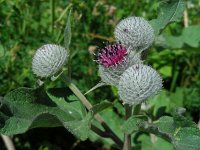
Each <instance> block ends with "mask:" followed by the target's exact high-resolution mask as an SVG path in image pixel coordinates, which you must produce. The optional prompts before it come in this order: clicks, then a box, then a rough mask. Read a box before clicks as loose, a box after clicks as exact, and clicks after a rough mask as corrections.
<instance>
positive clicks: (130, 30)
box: [114, 17, 154, 51]
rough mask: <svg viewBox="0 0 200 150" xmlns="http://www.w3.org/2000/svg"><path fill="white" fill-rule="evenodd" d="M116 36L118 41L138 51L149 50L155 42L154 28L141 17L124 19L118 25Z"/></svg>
mask: <svg viewBox="0 0 200 150" xmlns="http://www.w3.org/2000/svg"><path fill="white" fill-rule="evenodd" d="M114 34H115V38H116V39H117V41H120V42H121V43H122V44H125V45H126V46H127V47H128V46H132V48H133V49H134V50H138V51H143V50H145V49H147V48H148V47H149V46H150V45H151V44H152V43H153V40H154V30H153V28H152V27H151V25H150V24H149V23H148V21H146V20H144V19H143V18H141V17H128V18H126V19H123V20H122V21H120V22H119V23H118V24H117V26H116V28H115V32H114Z"/></svg>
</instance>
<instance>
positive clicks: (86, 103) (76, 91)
mask: <svg viewBox="0 0 200 150" xmlns="http://www.w3.org/2000/svg"><path fill="white" fill-rule="evenodd" d="M61 76H62V79H63V80H64V82H65V83H67V85H68V87H69V88H70V89H71V90H72V92H73V93H74V94H75V95H76V96H77V97H78V98H79V100H80V101H81V102H82V104H83V105H84V106H85V107H86V108H87V109H88V110H90V109H91V108H92V104H91V103H90V102H89V101H88V100H87V98H86V97H85V96H84V95H83V94H82V93H81V91H80V90H79V89H78V88H77V87H76V86H75V85H74V84H73V83H72V82H69V80H67V78H66V76H64V75H61ZM94 117H95V119H96V120H97V121H98V122H99V123H100V124H101V125H102V127H103V128H104V130H105V131H100V129H99V130H97V127H96V128H92V129H94V130H93V131H94V132H95V133H97V134H98V132H96V131H99V133H100V132H101V133H102V132H104V134H106V137H109V138H111V139H112V140H113V141H114V142H115V143H116V144H117V145H118V146H119V147H120V149H121V148H122V147H123V142H122V141H121V139H120V138H119V137H118V136H117V135H116V134H115V133H114V132H113V131H112V129H110V127H109V126H108V125H107V124H106V123H105V122H104V120H103V119H102V118H101V116H100V115H99V114H96V115H95V116H94ZM98 135H100V136H101V134H98Z"/></svg>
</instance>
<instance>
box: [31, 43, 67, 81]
mask: <svg viewBox="0 0 200 150" xmlns="http://www.w3.org/2000/svg"><path fill="white" fill-rule="evenodd" d="M67 57H68V51H67V50H66V49H65V48H64V47H61V46H59V45H55V44H46V45H43V46H42V47H40V48H39V49H37V51H36V53H35V55H34V57H33V61H32V71H33V73H34V74H36V75H37V76H38V77H51V76H53V75H54V74H56V73H57V72H58V71H59V70H60V69H61V68H62V66H63V65H64V63H65V61H66V60H67Z"/></svg>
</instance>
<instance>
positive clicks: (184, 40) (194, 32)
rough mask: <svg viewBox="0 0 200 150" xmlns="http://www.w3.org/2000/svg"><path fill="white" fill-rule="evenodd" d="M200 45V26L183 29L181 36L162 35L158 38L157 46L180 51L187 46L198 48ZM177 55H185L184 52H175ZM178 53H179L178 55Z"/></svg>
mask: <svg viewBox="0 0 200 150" xmlns="http://www.w3.org/2000/svg"><path fill="white" fill-rule="evenodd" d="M199 43H200V25H191V26H189V27H187V28H184V29H183V32H182V34H181V35H180V36H172V35H166V34H162V35H160V36H158V37H157V38H156V44H157V45H158V46H163V47H167V48H173V49H180V48H182V47H183V46H184V44H187V45H189V46H191V47H194V48H197V47H199ZM174 52H175V54H176V55H177V54H179V55H181V54H183V52H184V51H183V50H181V51H180V50H179V51H178V50H176V51H174ZM177 52H178V53H177Z"/></svg>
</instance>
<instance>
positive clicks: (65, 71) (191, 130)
mask: <svg viewBox="0 0 200 150" xmlns="http://www.w3.org/2000/svg"><path fill="white" fill-rule="evenodd" d="M175 6H176V7H175ZM183 6H184V2H182V1H179V2H176V1H172V2H171V3H169V4H168V3H166V4H165V5H163V12H161V13H160V14H159V16H158V18H157V19H154V20H151V21H150V22H149V21H147V20H145V19H144V18H142V17H136V16H131V17H127V18H125V19H123V20H121V21H120V22H119V23H118V24H117V25H116V27H115V31H114V36H115V42H113V43H108V44H106V45H105V46H104V47H102V48H100V49H99V51H98V52H97V53H96V54H95V61H96V62H97V65H98V69H99V76H100V78H101V81H100V83H101V85H108V86H114V87H115V88H116V89H117V91H118V102H117V103H121V106H123V108H124V110H125V116H124V119H125V120H124V122H123V123H122V124H121V125H120V126H121V127H120V128H119V129H118V130H120V131H118V132H121V133H123V134H124V137H123V136H120V135H119V134H116V132H117V131H116V130H113V129H112V128H111V126H110V125H109V124H107V123H106V122H105V121H104V119H105V118H104V117H102V116H101V115H100V112H102V111H103V110H105V109H107V108H108V107H114V105H115V103H116V101H114V102H110V101H102V102H100V103H98V104H95V105H92V104H91V103H90V102H89V100H88V99H87V98H86V95H84V94H83V93H82V92H81V91H80V90H79V89H78V87H77V86H76V85H75V84H74V83H72V80H71V75H70V70H71V69H70V51H69V45H70V41H71V28H70V15H69V16H68V19H67V26H66V29H65V36H64V37H65V39H64V41H65V46H64V47H63V46H60V45H57V44H45V45H43V46H41V47H40V48H38V49H37V50H36V52H35V54H34V56H33V60H32V71H33V73H34V74H35V75H36V77H37V78H38V80H41V81H44V84H41V83H43V82H40V84H38V85H37V86H36V87H35V88H18V89H16V90H14V91H11V92H9V93H8V94H7V95H6V96H4V97H3V98H0V101H1V107H0V133H2V134H6V135H14V134H20V133H24V132H26V131H27V130H29V129H32V128H36V127H57V126H64V127H65V128H66V129H67V130H68V131H69V132H71V133H72V134H73V135H74V136H76V137H77V138H78V139H80V140H86V139H87V138H91V134H92V135H93V136H96V135H98V136H100V137H102V138H109V139H111V140H112V141H113V143H114V146H115V147H116V148H118V149H123V150H131V149H143V148H141V145H140V143H138V142H137V139H138V137H139V136H140V135H141V134H143V133H148V134H151V135H152V134H155V135H157V136H159V137H161V138H163V139H165V140H167V141H168V142H171V143H172V144H173V145H174V148H175V149H177V150H199V149H200V142H199V141H200V131H199V129H198V128H197V126H196V124H195V123H194V122H192V121H189V120H187V119H186V118H185V117H184V116H183V115H182V114H183V113H184V111H185V109H183V108H179V109H175V111H173V113H172V114H171V115H172V116H162V117H161V118H159V119H158V120H155V121H152V120H153V118H151V116H150V115H149V114H148V113H147V112H146V109H141V105H142V104H144V103H145V106H147V107H145V108H148V99H149V98H150V97H153V96H155V95H156V94H158V93H159V91H160V90H161V89H162V87H163V80H162V77H161V75H159V73H158V72H157V71H156V70H155V69H154V68H153V67H151V66H149V65H147V64H146V63H145V59H144V58H145V57H143V54H144V53H146V52H147V50H148V49H149V48H150V46H151V45H152V43H153V41H154V39H155V37H156V36H158V34H159V33H160V31H161V30H162V29H164V27H165V26H166V25H167V24H169V23H170V22H172V21H178V20H179V18H180V16H181V15H182V12H183V10H184V9H183ZM169 7H170V11H168V9H169ZM70 12H71V11H70ZM177 12H178V13H177ZM69 14H70V13H69ZM147 57H148V56H147ZM65 64H68V66H67V67H66V66H65ZM48 78H51V79H52V81H55V80H58V79H61V80H62V81H64V82H65V83H66V85H67V87H65V88H51V89H47V88H46V84H47V83H46V82H45V80H46V79H48ZM95 88H99V86H95ZM95 88H92V90H89V92H91V91H93V90H95ZM87 93H88V92H87ZM72 95H75V96H76V97H77V98H78V100H74V99H72ZM112 119H113V118H109V120H112ZM119 123H120V121H119V122H116V124H119ZM91 131H92V132H91ZM94 133H96V134H94ZM154 143H155V139H154ZM133 144H134V146H133ZM152 150H153V149H152Z"/></svg>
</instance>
